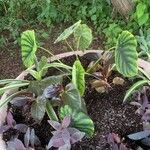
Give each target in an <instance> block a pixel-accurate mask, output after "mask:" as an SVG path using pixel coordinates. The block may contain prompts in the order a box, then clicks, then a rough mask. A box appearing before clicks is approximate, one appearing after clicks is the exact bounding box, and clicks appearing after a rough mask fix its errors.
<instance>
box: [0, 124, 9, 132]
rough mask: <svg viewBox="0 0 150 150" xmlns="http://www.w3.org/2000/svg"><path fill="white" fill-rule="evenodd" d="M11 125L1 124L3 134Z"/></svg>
mask: <svg viewBox="0 0 150 150" xmlns="http://www.w3.org/2000/svg"><path fill="white" fill-rule="evenodd" d="M10 128H11V127H10V126H8V125H5V126H1V127H0V134H3V133H4V132H6V131H7V130H9V129H10Z"/></svg>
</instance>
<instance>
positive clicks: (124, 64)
mask: <svg viewBox="0 0 150 150" xmlns="http://www.w3.org/2000/svg"><path fill="white" fill-rule="evenodd" d="M136 47H137V41H136V39H135V37H134V36H133V35H132V34H131V33H130V32H128V31H123V32H122V33H121V34H120V36H119V38H118V43H117V46H116V50H115V63H116V67H117V70H118V71H119V72H120V73H121V74H123V75H124V76H126V77H132V76H135V75H137V73H138V64H137V60H138V54H137V51H136Z"/></svg>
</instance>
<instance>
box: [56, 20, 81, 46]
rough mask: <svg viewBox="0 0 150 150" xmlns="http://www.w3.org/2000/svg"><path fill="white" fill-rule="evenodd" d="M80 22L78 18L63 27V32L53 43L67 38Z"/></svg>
mask: <svg viewBox="0 0 150 150" xmlns="http://www.w3.org/2000/svg"><path fill="white" fill-rule="evenodd" d="M80 23H81V20H79V21H78V22H76V23H75V24H73V25H72V26H70V27H69V28H67V29H65V30H64V32H63V33H62V34H61V35H60V36H59V37H58V38H57V39H56V40H55V42H54V43H57V42H60V41H63V40H65V39H67V38H68V37H69V36H70V35H71V34H72V33H73V32H74V31H75V30H76V29H77V27H78V26H79V25H80Z"/></svg>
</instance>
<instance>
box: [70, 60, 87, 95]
mask: <svg viewBox="0 0 150 150" xmlns="http://www.w3.org/2000/svg"><path fill="white" fill-rule="evenodd" d="M84 76H85V70H84V68H83V66H82V64H81V62H80V60H76V61H75V62H74V64H73V69H72V83H73V84H74V85H75V87H76V88H77V89H78V90H79V92H80V95H81V96H83V94H84V91H85V79H84Z"/></svg>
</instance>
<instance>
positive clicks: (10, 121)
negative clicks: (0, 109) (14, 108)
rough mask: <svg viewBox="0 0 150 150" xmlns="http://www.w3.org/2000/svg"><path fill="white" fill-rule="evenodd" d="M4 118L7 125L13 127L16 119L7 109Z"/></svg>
mask: <svg viewBox="0 0 150 150" xmlns="http://www.w3.org/2000/svg"><path fill="white" fill-rule="evenodd" d="M6 120H7V125H8V126H11V127H13V126H14V124H16V121H15V120H14V118H13V115H12V113H11V112H10V111H8V113H7V117H6Z"/></svg>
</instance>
